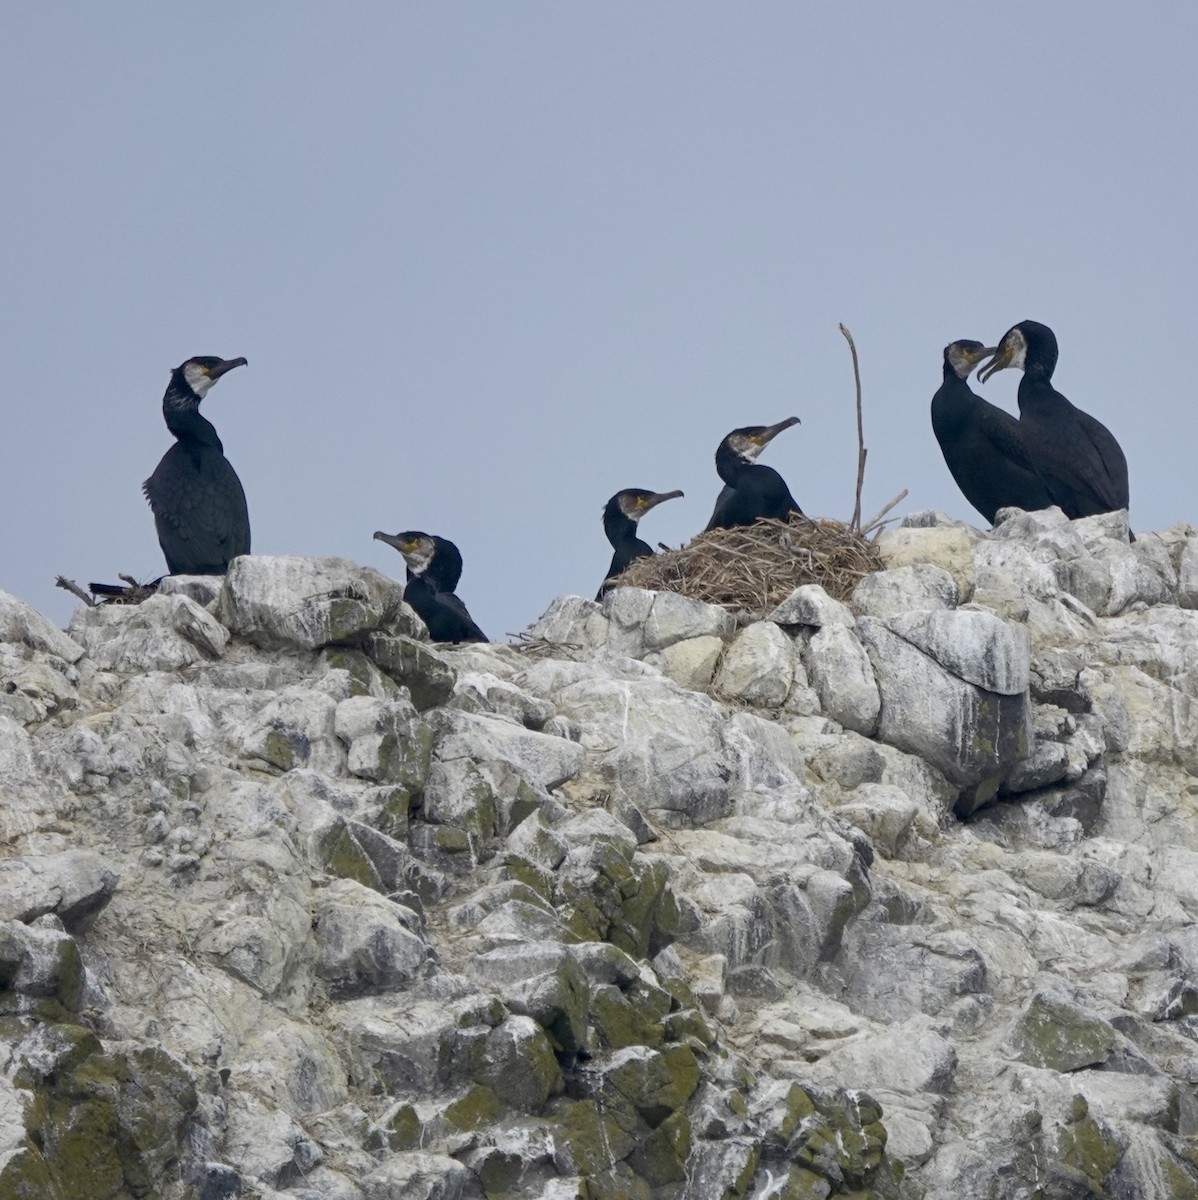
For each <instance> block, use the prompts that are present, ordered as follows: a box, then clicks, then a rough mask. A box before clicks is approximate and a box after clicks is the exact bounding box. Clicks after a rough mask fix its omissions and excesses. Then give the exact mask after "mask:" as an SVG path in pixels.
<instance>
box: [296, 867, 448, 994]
mask: <svg viewBox="0 0 1198 1200" xmlns="http://www.w3.org/2000/svg"><path fill="white" fill-rule="evenodd" d="M313 928H314V930H315V933H316V941H317V947H318V954H319V958H318V961H317V968H318V970H319V971H320V974H321V976H322V977H323V978H324V979H325V981H326V983H327V984H328V987H329V992H330V994H331V995H333V996H335V997H337V998H340V999H344V998H348V997H354V996H361V995H368V994H370V993H371V992H378V991H387V990H389V989H391V988H396V987H402V986H403V985H405V984H406V983H408V982H410V981H411V980H412V979H413V978H414V977H415V976H416V974H417V973H418V972H419V970H420V968H421V967H422V966H423V965H424V960H425V958H426V956H427V954H428V950H427V948H426V947H425V945H424V943H423V942H422V941H421V940H420V938H419V937H418V936H416V935H415V934H413V933H412V932H411V931H410V930H409V928H408V925H407V923H406V922H405V921H404V920H403V918H402V917H401V915H400V909H399V906H398V905H396V904H394V903H393V902H392V901H390V900H385V899H383V898H382V897H381V896H379V895H378V894H377V893H376V892H373V891H371V890H370V889H369V888H365V887H363V886H362V885H361V884H359V883H355V882H353V881H352V880H349V879H338V880H336V881H335V882H333V883H331V884H329V886H328V887H327V888H326V889H325V890H324V892H323V894H322V895H321V896H320V897H319V899H318V902H317V908H316V917H315V922H314V926H313Z"/></svg>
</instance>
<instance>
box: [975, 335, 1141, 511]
mask: <svg viewBox="0 0 1198 1200" xmlns="http://www.w3.org/2000/svg"><path fill="white" fill-rule="evenodd" d="M1057 354H1058V351H1057V339H1056V335H1055V334H1054V333H1053V331H1052V330H1051V329H1049V328H1048V326H1047V325H1041V324H1040V322H1039V321H1020V322H1019V324H1018V325H1014V326H1012V327H1011V328H1010V329H1008V330H1007V332H1006V333H1004V334H1003V338H1002V341H1001V342H999V344H998V349H997V350H996V351H995V352H994V357H993V359H991V361H990V362H989V363H988V364H987V365H986V366H984V367H982V368H981V370H980V371H979V372H978V379H979V380H981V381H982V382H983V383H984V382H985V381H986V380H987V379H989V378H990V376H991V375H993V374H994V373H995V372H996V371H1001V370H1003V368H1004V367H1016V368H1018V369H1020V370H1022V371H1023V378H1022V379H1021V380H1020V381H1019V426H1020V428H1021V429H1022V430H1023V441H1024V445H1025V446H1026V447H1027V453H1028V457H1029V458H1030V459H1031V461H1032V465H1033V466H1034V467H1035V468H1036V471H1037V472H1038V474H1039V476H1040V478H1041V479H1042V480H1043V481H1044V485H1045V487H1046V488H1047V489H1048V494H1049V496H1051V497H1052V501H1053V503H1054V504H1057V505H1059V506H1060V507H1061V509H1062V510H1063V511H1064V513H1065V514H1066V516H1068V517H1070V518H1071V519H1072V518H1075V517H1089V516H1093V515H1094V514H1095V513H1104V512H1114V511H1116V510H1117V509H1121V508H1127V507H1128V488H1127V459H1126V458H1125V457H1124V455H1123V450H1122V449H1121V448H1120V446H1119V443H1118V442H1117V441H1115V438H1114V436H1113V435H1112V433H1111V431H1110V430H1109V429H1107V427H1106V426H1105V425H1103V424H1102V422H1101V421H1098V420H1096V419H1095V418H1094V417H1092V416H1090V414H1089V413H1086V412H1082V410H1081V409H1080V408H1077V407H1076V406H1074V405H1073V404H1070V403H1069V401H1068V400H1066V399H1065V397H1064V396H1062V395H1061V393H1060V392H1058V391H1057V390H1056V389H1055V388H1054V387H1053V386H1052V373H1053V369H1054V368H1055V367H1056V365H1057Z"/></svg>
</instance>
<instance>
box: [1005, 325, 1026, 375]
mask: <svg viewBox="0 0 1198 1200" xmlns="http://www.w3.org/2000/svg"><path fill="white" fill-rule="evenodd" d="M1007 342H1008V344H1009V345H1010V347H1011V361H1010V362H1008V363H1007V366H1008V367H1014V368H1015V369H1016V370H1017V371H1022V370H1023V366H1024V363H1025V362H1026V361H1027V339H1026V338H1025V337H1024V336H1023V331H1022V330H1020V329H1012V330H1011V332H1010V333H1009V334H1007Z"/></svg>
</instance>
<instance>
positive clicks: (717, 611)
mask: <svg viewBox="0 0 1198 1200" xmlns="http://www.w3.org/2000/svg"><path fill="white" fill-rule="evenodd" d="M651 594H652V596H653V605H652V608H651V609H650V610H649V615H648V617H647V618H646V620H645V623H644V638H645V648H646V649H647V650H662V649H664V648H665V647H666V646H672V645H673V644H674V643H675V642H681V641H683V640H684V639H686V638H696V637H718V638H726V637H728V636H729V635H730V634H731V633H732V631H733V629H734V628H735V626H736V623H735V622H734V621H733V619H732V616H731V614H730V613H728V612H726V611H725V610H724V609H722V608H720V607H719V606H718V605H715V604H704V603H702V602H701V601H699V600H692V599H690V598H689V597H687V596H679V595H677V594H676V593H674V592H654V593H651Z"/></svg>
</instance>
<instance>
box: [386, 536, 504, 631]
mask: <svg viewBox="0 0 1198 1200" xmlns="http://www.w3.org/2000/svg"><path fill="white" fill-rule="evenodd" d="M374 536H375V540H376V541H379V542H386V543H387V545H388V546H392V547H394V548H395V549H396V550H398V551H399V552H400V554H402V555H403V560H404V562H405V563H406V564H407V567H408V583H407V586H406V587H405V588H404V594H403V598H404V600H405V601H407V603H408V604H409V605H411V607H412V608H413V609H414V610H415V612H416V615H417V616H418V617H419V618H420V619H421V620H422V621H423V622H424V623H425V624H426V625H427V626H428V635H429V637H431V638H432V639H433V641H434V642H485V641H487V635H486V634H485V633H483V631H482V630H481V629H479V627H478V626H477V625H476V624H475V623H474V620H473V618H472V617H471V616H470V614H469V613H468V612H467V611H466V606H465V605H464V604H463V603H462V602H461V600H459V599H458V598H457V596H455V595H454V593H453V589H452V588H443V587H441V586H440V585H439V583H438V580H441V579H453V581H454V584H455V585H456V584H457V581H458V578H459V577H460V576H461V574H462V556H461V554H460V553H459V552H458V548H457V546H455V545H454V544H453V542H451V541H449V540H448V539H446V538H441V537H435V536H434V535H432V534H428V533H422V532H421V531H420V530H418V529H408V530H405V531H404V532H403V533H395V534H391V533H383V532H382V531H381V530H376V531H375V535H374ZM438 560H441V561H440V562H438Z"/></svg>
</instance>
